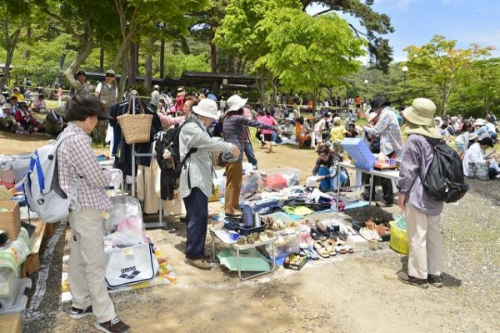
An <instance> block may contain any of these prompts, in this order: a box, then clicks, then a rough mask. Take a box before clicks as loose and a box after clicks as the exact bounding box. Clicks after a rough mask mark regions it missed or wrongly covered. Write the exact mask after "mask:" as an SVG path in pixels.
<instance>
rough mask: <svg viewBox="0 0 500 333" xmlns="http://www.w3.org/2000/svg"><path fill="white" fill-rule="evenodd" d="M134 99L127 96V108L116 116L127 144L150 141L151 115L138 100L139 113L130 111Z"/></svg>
mask: <svg viewBox="0 0 500 333" xmlns="http://www.w3.org/2000/svg"><path fill="white" fill-rule="evenodd" d="M133 102H134V99H132V98H129V101H128V110H127V112H126V113H124V114H122V115H121V116H118V117H116V120H118V124H119V125H120V127H121V129H122V133H123V136H124V138H125V142H126V143H127V144H129V145H130V144H133V143H145V142H149V141H150V137H151V134H150V133H151V124H152V123H153V115H152V114H146V113H145V112H144V106H143V105H142V102H140V101H139V103H138V104H139V113H130V112H131V110H130V109H131V108H132V104H133Z"/></svg>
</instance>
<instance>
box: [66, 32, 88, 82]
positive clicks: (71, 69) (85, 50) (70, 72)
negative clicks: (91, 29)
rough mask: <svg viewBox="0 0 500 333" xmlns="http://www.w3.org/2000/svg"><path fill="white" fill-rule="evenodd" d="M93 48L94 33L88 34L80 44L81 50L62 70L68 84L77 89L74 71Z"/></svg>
mask: <svg viewBox="0 0 500 333" xmlns="http://www.w3.org/2000/svg"><path fill="white" fill-rule="evenodd" d="M93 48H94V35H93V34H90V35H89V37H88V38H87V40H86V41H85V43H84V44H83V45H82V49H81V51H80V52H79V53H78V56H77V57H76V59H75V60H74V61H73V62H72V63H71V64H70V65H69V67H68V68H67V69H66V70H65V71H64V76H65V77H66V80H68V82H69V84H70V85H71V86H72V87H73V88H75V89H77V88H78V84H79V83H78V82H77V81H76V80H75V72H76V70H77V69H78V68H79V67H80V65H81V64H82V63H83V62H84V61H85V60H86V59H87V57H88V56H89V54H90V53H91V52H92V49H93Z"/></svg>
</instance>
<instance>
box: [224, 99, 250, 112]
mask: <svg viewBox="0 0 500 333" xmlns="http://www.w3.org/2000/svg"><path fill="white" fill-rule="evenodd" d="M247 101H248V98H241V97H240V96H239V95H233V96H231V97H229V98H228V99H227V102H226V103H227V106H228V109H227V111H226V112H231V111H238V110H239V109H241V108H242V107H244V106H245V104H247Z"/></svg>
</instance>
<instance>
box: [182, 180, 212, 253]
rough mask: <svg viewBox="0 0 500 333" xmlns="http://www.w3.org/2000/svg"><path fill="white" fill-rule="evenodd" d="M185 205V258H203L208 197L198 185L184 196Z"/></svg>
mask: <svg viewBox="0 0 500 333" xmlns="http://www.w3.org/2000/svg"><path fill="white" fill-rule="evenodd" d="M184 205H185V206H186V225H187V239H186V258H188V259H203V258H204V256H205V239H206V238H207V221H208V198H207V196H206V195H205V194H204V193H203V192H202V190H200V189H199V188H198V187H193V188H192V189H191V193H190V194H189V195H188V196H187V197H185V198H184Z"/></svg>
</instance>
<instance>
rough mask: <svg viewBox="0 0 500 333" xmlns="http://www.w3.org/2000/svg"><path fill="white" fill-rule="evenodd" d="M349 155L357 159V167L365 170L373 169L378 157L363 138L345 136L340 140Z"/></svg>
mask: <svg viewBox="0 0 500 333" xmlns="http://www.w3.org/2000/svg"><path fill="white" fill-rule="evenodd" d="M340 146H341V147H342V148H344V150H345V151H347V153H348V154H349V156H350V157H351V158H352V159H353V160H354V161H355V163H354V165H355V166H356V168H359V169H363V170H372V169H373V163H375V161H376V159H375V156H373V153H372V152H371V151H370V147H368V145H367V144H366V142H365V141H364V140H363V139H362V138H345V139H343V140H342V141H341V142H340Z"/></svg>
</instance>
